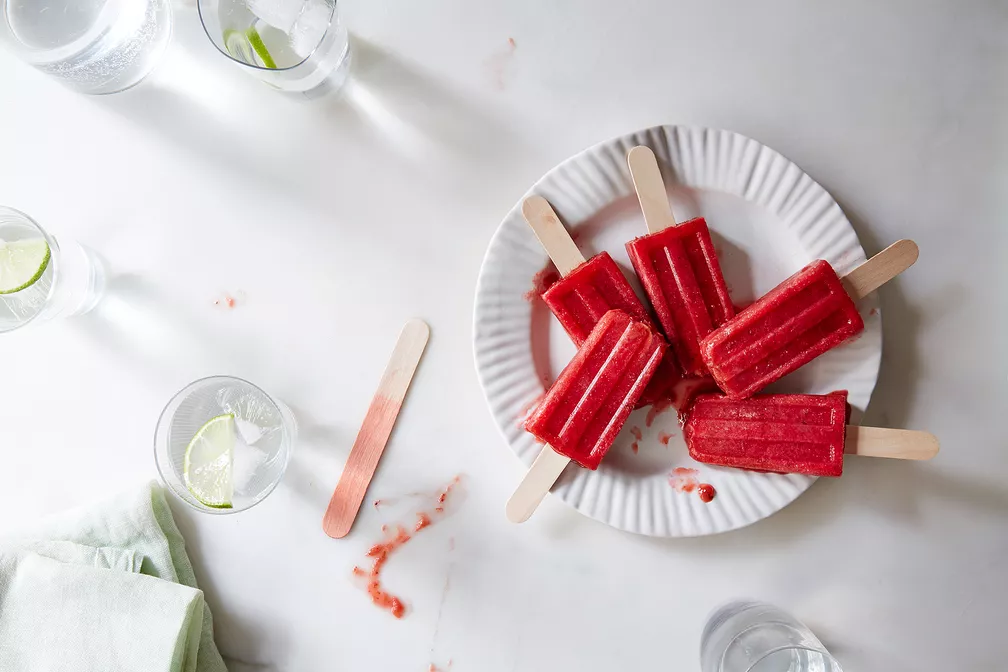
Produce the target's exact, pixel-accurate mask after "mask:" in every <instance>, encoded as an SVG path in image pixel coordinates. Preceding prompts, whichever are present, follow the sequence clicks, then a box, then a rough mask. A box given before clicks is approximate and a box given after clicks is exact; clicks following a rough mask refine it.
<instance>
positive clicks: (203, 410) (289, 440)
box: [154, 376, 297, 513]
mask: <svg viewBox="0 0 1008 672" xmlns="http://www.w3.org/2000/svg"><path fill="white" fill-rule="evenodd" d="M296 438H297V422H296V421H295V419H294V415H293V413H291V411H290V409H289V408H287V406H285V405H284V404H283V403H281V402H280V401H277V400H276V399H274V398H272V397H270V396H269V395H268V394H266V393H265V392H264V391H263V390H261V389H260V388H258V387H256V386H255V385H253V384H252V383H250V382H248V381H245V380H242V379H241V378H233V377H231V376H213V377H210V378H202V379H200V380H197V381H195V382H193V383H190V384H189V385H187V386H186V387H185V388H183V389H182V391H180V392H179V393H178V394H176V395H175V396H174V397H172V399H171V401H169V402H168V405H167V406H165V408H164V410H163V411H162V412H161V417H160V418H159V419H158V423H157V429H156V430H155V433H154V459H155V461H156V463H157V468H158V472H159V473H160V474H161V479H162V480H163V481H164V482H165V484H167V485H168V487H169V488H170V489H171V490H172V492H174V493H175V494H176V495H177V496H178V497H179V499H181V500H182V501H184V502H186V503H187V504H189V505H191V506H192V507H193V508H195V509H197V510H199V511H203V512H206V513H236V512H238V511H244V510H245V509H248V508H250V507H252V506H254V505H256V504H258V503H259V502H261V501H262V500H263V499H265V498H266V496H267V495H268V494H270V493H271V492H272V491H273V488H275V487H276V486H277V484H278V483H279V482H280V479H281V478H282V477H283V474H284V471H286V469H287V463H288V461H289V460H290V455H291V449H292V448H293V446H294V441H295V440H296Z"/></svg>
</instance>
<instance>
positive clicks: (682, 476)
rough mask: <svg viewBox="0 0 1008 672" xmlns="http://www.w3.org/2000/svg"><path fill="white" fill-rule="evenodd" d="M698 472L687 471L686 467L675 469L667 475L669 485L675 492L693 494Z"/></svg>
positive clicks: (693, 470) (694, 470)
mask: <svg viewBox="0 0 1008 672" xmlns="http://www.w3.org/2000/svg"><path fill="white" fill-rule="evenodd" d="M698 473H699V472H698V471H697V470H696V469H687V468H686V467H676V468H675V469H673V470H672V471H671V472H670V473H669V477H668V478H669V485H671V486H672V487H673V488H674V489H675V491H676V492H693V491H694V490H696V488H697V485H699V483H698V481H697V474H698Z"/></svg>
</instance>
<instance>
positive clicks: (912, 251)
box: [841, 239, 920, 301]
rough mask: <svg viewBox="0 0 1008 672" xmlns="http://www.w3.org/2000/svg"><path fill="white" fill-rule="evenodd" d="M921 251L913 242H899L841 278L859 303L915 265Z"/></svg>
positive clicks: (849, 292)
mask: <svg viewBox="0 0 1008 672" xmlns="http://www.w3.org/2000/svg"><path fill="white" fill-rule="evenodd" d="M919 255H920V250H919V249H918V248H917V243H915V242H914V241H912V240H906V239H903V240H897V241H896V242H895V243H893V244H892V245H890V246H889V247H887V248H886V249H884V250H882V251H881V252H879V253H878V254H876V255H875V256H874V257H872V258H871V259H869V260H868V261H866V262H865V263H863V264H861V265H860V266H858V267H857V268H855V269H854V270H853V271H851V272H850V273H848V274H847V275H845V276H844V277H842V278H841V281H843V284H844V288H845V289H846V290H847V293H848V294H849V295H850V297H851V298H852V299H854V300H855V301H858V300H860V299H863V298H864V297H866V296H868V295H869V294H871V293H872V292H874V291H875V290H876V289H878V288H879V287H881V286H882V285H884V284H885V283H887V282H889V281H890V280H892V279H893V278H895V277H896V276H897V275H899V274H900V273H902V272H903V271H905V270H907V269H908V268H910V267H911V266H913V265H914V262H915V261H917V257H918V256H919Z"/></svg>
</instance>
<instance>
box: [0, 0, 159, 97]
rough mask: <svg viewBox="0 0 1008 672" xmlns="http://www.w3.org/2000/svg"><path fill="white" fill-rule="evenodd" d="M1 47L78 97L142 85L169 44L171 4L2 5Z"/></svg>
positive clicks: (64, 0)
mask: <svg viewBox="0 0 1008 672" xmlns="http://www.w3.org/2000/svg"><path fill="white" fill-rule="evenodd" d="M0 19H3V20H2V21H0V42H3V43H5V44H6V45H7V46H8V47H9V48H11V49H12V50H13V51H14V53H16V54H17V55H18V56H19V57H21V59H22V60H24V61H26V62H27V63H29V64H30V65H33V66H35V67H36V68H38V69H39V70H41V71H42V72H45V73H47V74H50V75H53V76H54V77H56V78H58V79H60V80H61V81H62V82H63V83H65V84H67V85H69V86H70V87H72V88H74V89H77V90H78V91H80V92H82V93H115V92H117V91H122V90H123V89H128V88H129V87H131V86H133V85H134V84H136V83H137V82H139V81H140V80H141V79H143V78H144V77H145V76H146V75H147V74H148V73H149V72H150V71H151V70H153V69H154V66H155V65H156V64H157V62H158V59H159V58H160V57H161V55H162V54H163V53H164V50H165V47H167V46H168V41H169V39H170V38H171V26H172V12H171V0H0Z"/></svg>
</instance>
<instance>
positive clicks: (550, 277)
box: [525, 262, 560, 301]
mask: <svg viewBox="0 0 1008 672" xmlns="http://www.w3.org/2000/svg"><path fill="white" fill-rule="evenodd" d="M559 279H560V273H559V272H558V271H557V269H556V266H554V265H553V262H550V263H548V264H546V267H545V268H543V269H542V270H541V271H539V272H538V273H536V274H535V275H534V276H532V289H530V290H529V291H527V292H525V300H526V301H538V300H540V299H541V298H542V295H543V292H545V291H546V290H547V289H549V288H550V287H552V286H553V285H555V284H556V283H557V281H558V280H559Z"/></svg>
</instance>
